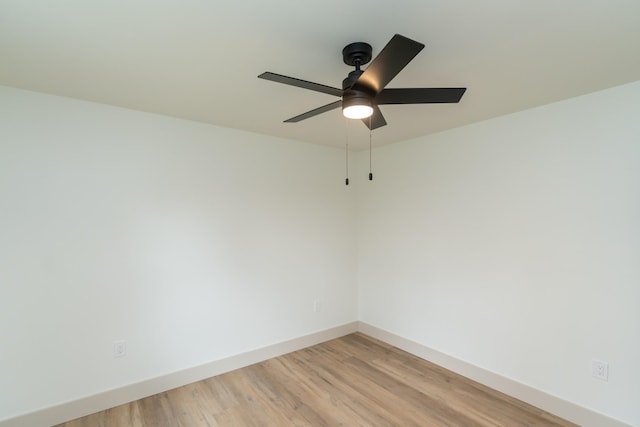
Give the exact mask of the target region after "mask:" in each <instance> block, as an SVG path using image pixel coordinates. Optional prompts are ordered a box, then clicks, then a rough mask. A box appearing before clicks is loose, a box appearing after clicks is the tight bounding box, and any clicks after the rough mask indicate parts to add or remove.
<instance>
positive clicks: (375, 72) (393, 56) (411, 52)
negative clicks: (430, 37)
mask: <svg viewBox="0 0 640 427" xmlns="http://www.w3.org/2000/svg"><path fill="white" fill-rule="evenodd" d="M423 48H424V45H423V44H422V43H419V42H417V41H415V40H411V39H408V38H406V37H404V36H401V35H400V34H396V35H395V36H393V37H392V38H391V40H390V41H389V43H387V45H386V46H385V47H384V48H382V50H381V51H380V53H379V54H378V56H376V57H375V58H374V59H373V61H371V63H370V64H369V66H368V67H367V69H366V70H364V72H363V73H362V75H361V76H360V77H359V78H358V80H357V81H356V83H355V85H354V86H359V85H362V86H365V87H367V88H370V89H373V90H374V91H375V92H376V93H380V91H382V89H384V87H385V86H386V85H387V84H388V83H389V82H390V81H391V80H392V79H393V78H394V77H395V76H396V75H397V74H398V73H399V72H400V71H402V69H403V68H404V67H405V66H406V65H407V64H408V63H409V62H411V60H412V59H413V58H415V56H416V55H417V54H418V53H419V52H420V51H421V50H422V49H423Z"/></svg>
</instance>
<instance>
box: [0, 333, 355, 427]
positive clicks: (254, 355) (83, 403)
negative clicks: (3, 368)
mask: <svg viewBox="0 0 640 427" xmlns="http://www.w3.org/2000/svg"><path fill="white" fill-rule="evenodd" d="M357 329H358V322H351V323H347V324H344V325H340V326H337V327H334V328H330V329H326V330H323V331H319V332H315V333H312V334H309V335H304V336H302V337H298V338H294V339H291V340H287V341H283V342H280V343H276V344H272V345H269V346H266V347H262V348H258V349H255V350H252V351H248V352H246V353H242V354H238V355H235V356H230V357H227V358H224V359H220V360H215V361H213V362H210V363H206V364H204V365H200V366H195V367H193V368H188V369H184V370H182V371H178V372H173V373H171V374H168V375H163V376H161V377H157V378H152V379H150V380H147V381H142V382H139V383H135V384H130V385H126V386H124V387H120V388H117V389H113V390H108V391H105V392H102V393H97V394H94V395H91V396H87V397H83V398H81V399H78V400H73V401H70V402H66V403H63V404H60V405H55V406H51V407H48V408H44V409H40V410H37V411H34V412H30V413H27V414H24V415H20V416H17V417H14V418H9V419H5V420H2V421H0V427H50V426H52V425H55V424H60V423H63V422H65V421H70V420H73V419H76V418H79V417H83V416H85V415H89V414H93V413H95V412H99V411H103V410H105V409H108V408H113V407H114V406H118V405H122V404H124V403H127V402H131V401H133V400H138V399H142V398H144V397H147V396H151V395H154V394H157V393H162V392H164V391H167V390H171V389H173V388H176V387H180V386H183V385H186V384H190V383H193V382H196V381H200V380H203V379H205V378H210V377H213V376H216V375H220V374H223V373H225V372H229V371H233V370H234V369H239V368H242V367H245V366H249V365H252V364H254V363H258V362H262V361H264V360H267V359H270V358H272V357H277V356H280V355H283V354H286V353H290V352H292V351H296V350H300V349H303V348H306V347H310V346H312V345H315V344H319V343H321V342H324V341H329V340H331V339H334V338H339V337H342V336H344V335H348V334H350V333H353V332H356V331H357Z"/></svg>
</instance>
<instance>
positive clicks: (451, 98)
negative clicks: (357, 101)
mask: <svg viewBox="0 0 640 427" xmlns="http://www.w3.org/2000/svg"><path fill="white" fill-rule="evenodd" d="M466 90H467V88H464V87H451V88H417V89H384V90H383V91H382V92H380V93H379V94H378V96H377V97H376V98H375V102H376V104H437V103H456V102H460V98H462V95H464V92H465V91H466Z"/></svg>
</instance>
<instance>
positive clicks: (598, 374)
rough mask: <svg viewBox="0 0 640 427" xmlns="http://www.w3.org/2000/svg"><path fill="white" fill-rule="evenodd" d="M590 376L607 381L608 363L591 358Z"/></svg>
mask: <svg viewBox="0 0 640 427" xmlns="http://www.w3.org/2000/svg"><path fill="white" fill-rule="evenodd" d="M591 376H592V377H594V378H597V379H599V380H602V381H609V364H608V363H607V362H603V361H601V360H595V359H594V360H592V361H591Z"/></svg>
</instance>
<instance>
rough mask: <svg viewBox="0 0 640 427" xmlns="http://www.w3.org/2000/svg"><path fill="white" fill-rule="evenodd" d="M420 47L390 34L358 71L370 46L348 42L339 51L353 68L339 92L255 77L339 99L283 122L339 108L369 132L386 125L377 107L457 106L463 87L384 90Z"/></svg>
mask: <svg viewBox="0 0 640 427" xmlns="http://www.w3.org/2000/svg"><path fill="white" fill-rule="evenodd" d="M423 48H424V44H422V43H419V42H417V41H414V40H411V39H409V38H407V37H404V36H401V35H399V34H396V35H394V36H393V37H392V38H391V40H390V41H389V43H387V45H386V46H385V47H384V48H383V49H382V50H381V51H380V53H379V54H378V56H376V57H375V58H374V59H373V61H372V62H371V64H369V66H368V67H367V68H366V69H365V70H361V69H360V67H361V66H362V65H365V64H367V63H368V62H369V61H371V53H372V48H371V45H369V44H368V43H364V42H357V43H351V44H349V45H347V46H346V47H345V48H344V49H343V50H342V59H343V61H344V63H345V64H347V65H350V66H354V67H355V70H354V71H351V72H350V73H349V75H348V76H347V78H346V79H344V80H343V81H342V89H338V88H335V87H331V86H325V85H322V84H319V83H313V82H309V81H306V80H300V79H296V78H294V77H288V76H283V75H281V74H276V73H272V72H269V71H267V72H265V73H262V74H260V75H259V76H258V77H259V78H261V79H265V80H271V81H274V82H278V83H283V84H287V85H291V86H296V87H300V88H303V89H309V90H314V91H316V92H322V93H326V94H329V95H334V96H339V97H340V98H342V99H340V100H338V101H334V102H332V103H330V104H327V105H323V106H322V107H318V108H315V109H313V110H311V111H307V112H306V113H302V114H300V115H297V116H295V117H291V118H290V119H287V120H285V121H284V122H285V123H295V122H299V121H301V120H305V119H308V118H310V117H314V116H317V115H318V114H322V113H325V112H327V111H331V110H333V109H336V108H338V107H342V113H343V115H344V116H345V117H347V118H350V119H362V121H363V122H364V124H365V125H367V127H368V128H369V129H371V130H373V129H377V128H379V127H382V126H385V125H386V124H387V122H386V120H385V119H384V116H383V115H382V112H381V111H380V108H378V106H379V105H386V104H434V103H457V102H459V101H460V98H462V95H463V94H464V92H465V90H467V89H466V88H402V89H386V88H385V86H386V85H387V84H388V83H389V82H390V81H391V80H392V79H393V78H394V77H395V76H396V75H397V74H398V73H399V72H400V71H401V70H402V69H403V68H404V67H405V66H406V65H407V64H408V63H409V62H411V60H412V59H413V58H414V57H415V56H416V55H417V54H418V53H419V52H420V51H421V50H422V49H423Z"/></svg>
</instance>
